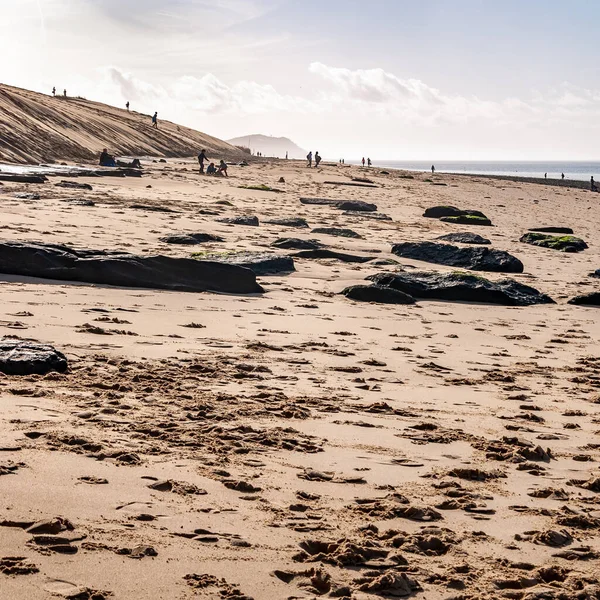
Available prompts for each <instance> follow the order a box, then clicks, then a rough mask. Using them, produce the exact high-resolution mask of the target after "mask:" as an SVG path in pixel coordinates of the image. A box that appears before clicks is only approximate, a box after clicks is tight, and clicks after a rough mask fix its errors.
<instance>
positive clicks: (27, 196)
mask: <svg viewBox="0 0 600 600" xmlns="http://www.w3.org/2000/svg"><path fill="white" fill-rule="evenodd" d="M13 198H17V199H18V200H39V199H40V195H39V194H32V193H31V192H17V193H16V194H14V195H13Z"/></svg>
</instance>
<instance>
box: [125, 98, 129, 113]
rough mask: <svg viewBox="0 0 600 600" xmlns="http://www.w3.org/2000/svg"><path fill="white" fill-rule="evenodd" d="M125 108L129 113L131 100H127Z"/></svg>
mask: <svg viewBox="0 0 600 600" xmlns="http://www.w3.org/2000/svg"><path fill="white" fill-rule="evenodd" d="M125 108H126V109H127V112H129V100H127V103H126V104H125Z"/></svg>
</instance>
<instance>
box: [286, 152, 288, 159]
mask: <svg viewBox="0 0 600 600" xmlns="http://www.w3.org/2000/svg"><path fill="white" fill-rule="evenodd" d="M287 159H288V153H287V152H286V153H285V160H287Z"/></svg>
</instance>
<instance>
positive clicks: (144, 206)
mask: <svg viewBox="0 0 600 600" xmlns="http://www.w3.org/2000/svg"><path fill="white" fill-rule="evenodd" d="M129 208H134V209H136V210H147V211H150V212H162V213H176V212H178V211H176V210H173V209H172V208H167V207H166V206H155V205H154V204H132V205H130V207H129Z"/></svg>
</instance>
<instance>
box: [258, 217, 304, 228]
mask: <svg viewBox="0 0 600 600" xmlns="http://www.w3.org/2000/svg"><path fill="white" fill-rule="evenodd" d="M263 223H267V224H268V225H281V226H283V227H308V226H309V225H308V223H307V222H306V219H303V218H301V217H291V218H289V219H270V220H269V221H263Z"/></svg>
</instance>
